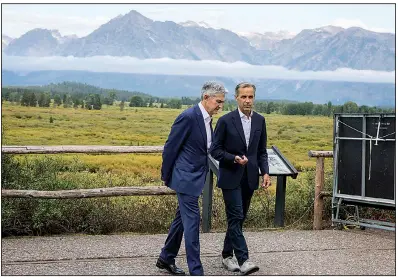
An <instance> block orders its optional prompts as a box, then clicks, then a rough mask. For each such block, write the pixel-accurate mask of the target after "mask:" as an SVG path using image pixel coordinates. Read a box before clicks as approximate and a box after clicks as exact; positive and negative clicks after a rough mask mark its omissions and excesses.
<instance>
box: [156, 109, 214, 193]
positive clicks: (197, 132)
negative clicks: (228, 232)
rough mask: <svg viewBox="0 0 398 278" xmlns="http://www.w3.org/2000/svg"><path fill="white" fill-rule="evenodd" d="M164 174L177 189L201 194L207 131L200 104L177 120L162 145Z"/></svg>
mask: <svg viewBox="0 0 398 278" xmlns="http://www.w3.org/2000/svg"><path fill="white" fill-rule="evenodd" d="M162 157H163V162H162V170H161V178H162V180H163V181H164V182H165V184H166V185H167V186H168V187H170V188H171V189H173V190H175V191H176V192H179V193H183V194H187V195H191V196H199V195H200V194H201V193H202V190H203V187H204V184H205V179H206V174H207V171H208V168H209V166H208V157H207V135H206V127H205V123H204V119H203V115H202V112H201V110H200V108H199V106H198V105H195V106H193V107H191V108H188V109H187V110H185V111H184V112H182V113H181V114H180V115H179V116H178V117H177V119H176V120H175V121H174V124H173V126H172V127H171V131H170V134H169V137H168V139H167V141H166V144H165V145H164V149H163V155H162Z"/></svg>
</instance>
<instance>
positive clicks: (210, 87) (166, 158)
mask: <svg viewBox="0 0 398 278" xmlns="http://www.w3.org/2000/svg"><path fill="white" fill-rule="evenodd" d="M226 93H227V90H226V89H225V88H224V86H223V85H221V84H219V83H216V82H206V83H205V84H204V85H203V87H202V97H201V99H202V100H201V102H200V103H199V104H197V105H195V106H193V107H191V108H189V109H187V110H185V111H184V112H182V113H181V114H180V115H179V116H178V117H177V119H176V120H175V121H174V124H173V126H172V127H171V131H170V134H169V137H168V139H167V141H166V144H165V146H164V150H163V155H162V157H163V163H162V170H161V172H162V173H161V178H162V180H163V181H164V183H165V184H166V186H168V187H170V188H171V189H173V190H175V191H176V193H177V198H178V207H177V213H176V216H175V218H174V221H173V222H172V224H171V227H170V230H169V234H168V236H167V239H166V243H165V245H164V247H163V248H162V251H161V253H160V256H159V258H158V261H157V263H156V266H157V267H158V268H160V269H165V270H167V271H168V272H169V273H171V274H173V275H184V274H185V273H184V271H183V270H182V269H180V268H178V267H177V266H176V265H175V257H176V256H177V253H178V250H179V249H180V245H181V240H182V236H183V235H184V239H185V250H186V255H187V262H188V268H189V273H190V275H204V273H203V267H202V263H201V261H200V246H199V222H200V211H199V204H198V200H199V196H200V194H201V193H202V190H203V187H204V184H205V179H206V174H207V171H208V169H209V166H208V150H209V148H210V146H211V142H212V138H213V128H212V126H211V123H212V116H213V115H214V114H216V113H217V112H218V111H219V110H222V106H223V104H224V99H225V94H226Z"/></svg>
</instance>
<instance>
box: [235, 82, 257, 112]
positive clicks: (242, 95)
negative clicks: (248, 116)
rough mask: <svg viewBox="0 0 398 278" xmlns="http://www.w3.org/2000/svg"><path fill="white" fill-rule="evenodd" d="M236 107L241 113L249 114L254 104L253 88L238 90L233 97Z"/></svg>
mask: <svg viewBox="0 0 398 278" xmlns="http://www.w3.org/2000/svg"><path fill="white" fill-rule="evenodd" d="M235 99H236V101H237V102H238V106H239V109H240V111H242V113H244V114H245V113H250V111H251V110H252V109H253V104H254V89H253V87H246V88H239V89H238V96H236V97H235Z"/></svg>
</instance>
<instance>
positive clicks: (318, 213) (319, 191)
mask: <svg viewBox="0 0 398 278" xmlns="http://www.w3.org/2000/svg"><path fill="white" fill-rule="evenodd" d="M308 156H309V157H316V172H315V200H314V222H313V229H314V230H321V229H322V215H323V198H324V197H326V196H331V193H330V192H325V191H323V185H324V183H325V170H324V165H325V163H324V160H325V157H333V151H309V152H308Z"/></svg>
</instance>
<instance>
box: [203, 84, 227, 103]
mask: <svg viewBox="0 0 398 278" xmlns="http://www.w3.org/2000/svg"><path fill="white" fill-rule="evenodd" d="M226 93H228V90H227V89H226V88H225V87H224V85H223V84H221V83H218V82H215V81H209V82H206V83H205V84H203V87H202V96H201V98H202V99H203V96H204V94H207V95H209V96H211V97H213V96H215V95H217V94H223V95H225V94H226Z"/></svg>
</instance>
